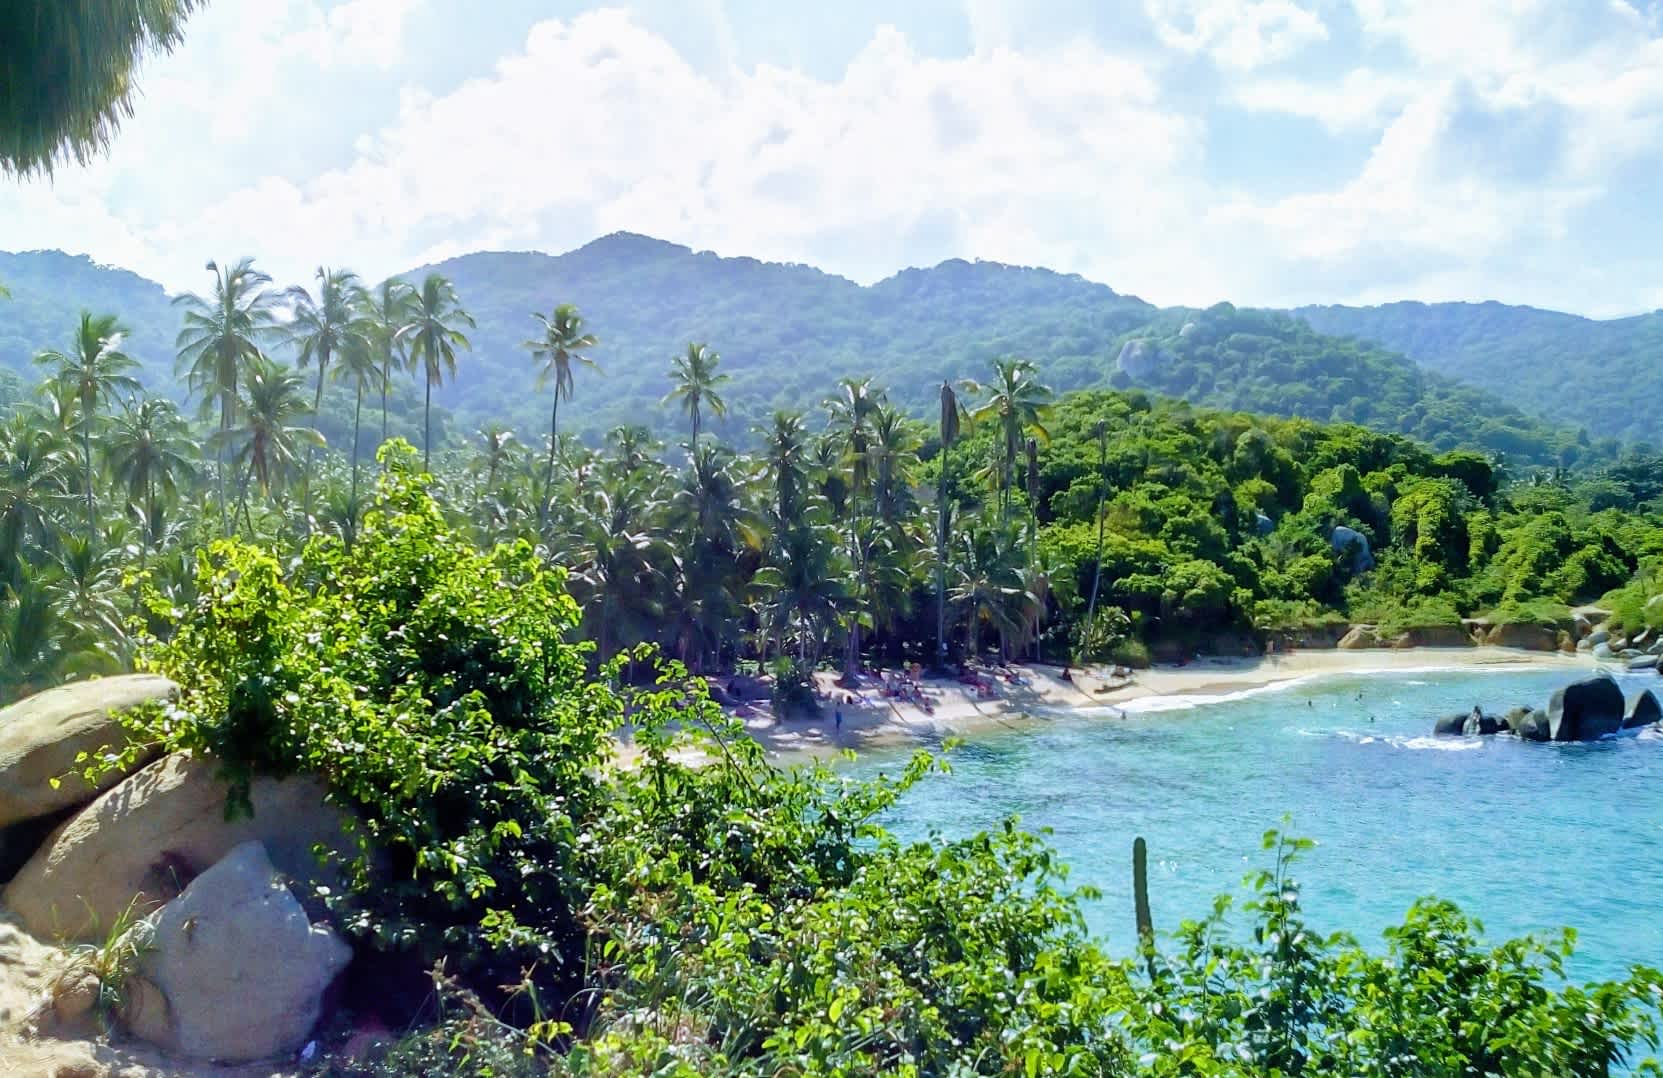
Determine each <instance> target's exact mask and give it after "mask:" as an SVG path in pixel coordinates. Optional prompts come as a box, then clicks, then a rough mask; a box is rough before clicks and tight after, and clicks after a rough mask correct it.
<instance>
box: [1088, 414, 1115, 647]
mask: <svg viewBox="0 0 1663 1078" xmlns="http://www.w3.org/2000/svg"><path fill="white" fill-rule="evenodd" d="M1108 457H1109V432H1108V428H1106V427H1105V428H1102V429H1100V430H1099V431H1098V432H1097V564H1096V566H1095V567H1094V568H1093V569H1092V571H1091V600H1090V601H1089V602H1087V603H1086V638H1087V639H1088V640H1089V639H1090V634H1091V631H1092V629H1091V626H1092V623H1093V622H1094V621H1095V620H1096V617H1097V588H1098V586H1099V585H1100V584H1102V582H1103V498H1104V496H1105V495H1106V494H1107V493H1108V483H1107V482H1106V481H1105V477H1104V474H1103V473H1104V472H1105V471H1107V470H1108V466H1109V464H1108Z"/></svg>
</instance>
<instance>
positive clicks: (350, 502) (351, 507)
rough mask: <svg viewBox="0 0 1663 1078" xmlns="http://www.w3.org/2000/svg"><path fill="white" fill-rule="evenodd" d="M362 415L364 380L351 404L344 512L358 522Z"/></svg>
mask: <svg viewBox="0 0 1663 1078" xmlns="http://www.w3.org/2000/svg"><path fill="white" fill-rule="evenodd" d="M363 414H364V380H363V379H362V378H360V379H358V396H357V399H356V400H354V401H353V403H352V488H351V493H350V494H348V495H347V499H346V511H347V512H348V513H350V514H352V519H353V522H354V523H356V522H357V520H358V432H359V429H360V426H361V420H362V418H363Z"/></svg>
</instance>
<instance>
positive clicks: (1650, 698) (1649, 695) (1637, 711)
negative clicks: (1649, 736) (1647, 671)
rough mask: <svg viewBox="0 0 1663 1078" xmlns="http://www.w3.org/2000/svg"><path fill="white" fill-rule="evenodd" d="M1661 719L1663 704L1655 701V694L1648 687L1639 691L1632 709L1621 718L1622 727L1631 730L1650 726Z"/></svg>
mask: <svg viewBox="0 0 1663 1078" xmlns="http://www.w3.org/2000/svg"><path fill="white" fill-rule="evenodd" d="M1660 720H1663V705H1660V704H1659V703H1658V702H1657V695H1656V694H1655V693H1653V692H1652V691H1651V690H1650V689H1647V690H1646V691H1645V692H1643V693H1641V694H1640V695H1639V696H1638V697H1636V698H1635V700H1634V710H1633V711H1631V712H1629V713H1628V717H1627V718H1625V719H1624V720H1623V729H1624V730H1632V729H1634V728H1636V727H1639V726H1650V725H1651V724H1652V723H1654V722H1658V721H1660Z"/></svg>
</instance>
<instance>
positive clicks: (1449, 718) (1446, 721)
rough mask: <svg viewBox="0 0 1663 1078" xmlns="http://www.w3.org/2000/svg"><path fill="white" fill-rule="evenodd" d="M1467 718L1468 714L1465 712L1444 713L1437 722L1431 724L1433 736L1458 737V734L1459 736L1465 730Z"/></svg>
mask: <svg viewBox="0 0 1663 1078" xmlns="http://www.w3.org/2000/svg"><path fill="white" fill-rule="evenodd" d="M1468 718H1470V716H1469V715H1466V714H1460V715H1445V716H1444V717H1443V718H1441V719H1439V720H1438V721H1437V722H1435V723H1433V724H1432V733H1433V736H1435V737H1459V736H1461V734H1463V733H1465V732H1466V726H1467V719H1468Z"/></svg>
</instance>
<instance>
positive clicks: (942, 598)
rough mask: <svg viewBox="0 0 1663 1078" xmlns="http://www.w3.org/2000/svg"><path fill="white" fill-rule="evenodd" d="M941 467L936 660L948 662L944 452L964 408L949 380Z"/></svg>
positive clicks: (945, 386) (944, 404)
mask: <svg viewBox="0 0 1663 1078" xmlns="http://www.w3.org/2000/svg"><path fill="white" fill-rule="evenodd" d="M940 397H941V419H940V423H941V426H940V434H941V461H940V464H941V468H940V472H939V474H938V475H937V477H936V495H935V520H936V528H935V531H936V563H935V661H936V665H937V666H943V667H944V666H946V665H947V539H948V535H947V532H948V528H949V527H950V525H951V522H952V517H953V514H952V509H951V507H949V506H948V504H947V451H948V450H949V449H951V448H952V447H953V443H954V442H956V441H958V438H959V425H960V420H961V419H962V418H963V416H964V409H963V408H962V407H961V406H960V404H959V398H958V394H957V393H954V392H953V384H952V383H951V382H945V381H944V382H942V383H941V394H940Z"/></svg>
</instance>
